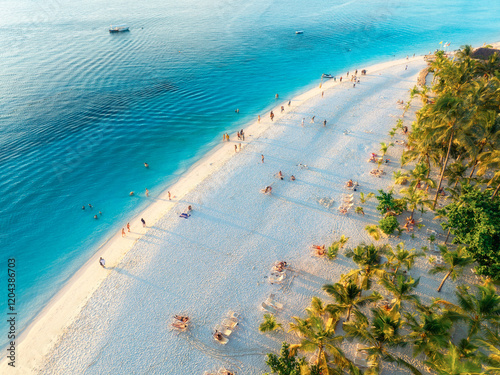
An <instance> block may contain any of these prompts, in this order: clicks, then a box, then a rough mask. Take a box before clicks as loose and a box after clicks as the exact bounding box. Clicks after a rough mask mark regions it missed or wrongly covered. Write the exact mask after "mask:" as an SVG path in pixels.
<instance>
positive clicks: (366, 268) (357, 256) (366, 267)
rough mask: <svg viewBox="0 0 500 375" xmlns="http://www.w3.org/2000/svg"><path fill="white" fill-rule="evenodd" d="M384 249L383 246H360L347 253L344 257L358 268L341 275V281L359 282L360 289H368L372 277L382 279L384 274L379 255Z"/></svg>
mask: <svg viewBox="0 0 500 375" xmlns="http://www.w3.org/2000/svg"><path fill="white" fill-rule="evenodd" d="M384 249H385V246H381V247H375V245H373V244H370V245H365V244H361V245H359V246H357V247H355V248H354V249H351V250H349V251H347V252H346V254H345V256H346V257H348V258H352V260H353V261H354V263H356V264H357V265H358V267H359V268H358V269H357V270H352V271H350V272H349V273H348V274H347V275H343V276H342V278H343V280H346V281H350V280H351V281H354V282H359V286H360V288H361V289H364V290H368V289H370V286H371V279H372V278H373V277H374V276H378V277H382V276H383V275H384V273H385V272H384V271H383V269H382V267H383V266H382V264H381V259H382V257H381V253H382V252H383V251H384Z"/></svg>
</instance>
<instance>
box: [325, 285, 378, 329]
mask: <svg viewBox="0 0 500 375" xmlns="http://www.w3.org/2000/svg"><path fill="white" fill-rule="evenodd" d="M322 289H323V290H324V291H325V292H326V293H327V294H329V295H330V296H331V297H333V299H334V300H335V304H331V305H328V306H327V310H328V311H329V312H330V313H331V314H332V315H335V316H338V315H340V314H343V313H345V314H346V321H349V319H350V317H351V310H352V309H359V308H360V307H362V306H364V305H366V304H367V303H368V302H373V301H375V300H377V299H378V298H380V297H379V296H378V295H374V294H370V295H369V296H365V297H362V296H361V292H362V291H363V289H361V288H360V287H358V286H357V285H356V284H355V283H353V282H352V281H348V282H347V283H346V284H340V283H336V284H328V285H323V288H322Z"/></svg>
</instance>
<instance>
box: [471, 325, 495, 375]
mask: <svg viewBox="0 0 500 375" xmlns="http://www.w3.org/2000/svg"><path fill="white" fill-rule="evenodd" d="M483 334H484V338H479V339H475V340H473V341H474V342H475V343H476V344H479V345H480V346H481V347H482V348H483V349H485V350H487V351H488V352H489V353H487V354H484V353H483V352H481V351H479V352H478V354H479V356H480V357H481V359H482V362H483V363H485V364H486V365H485V370H486V371H485V374H491V375H498V374H500V334H499V332H498V330H496V329H495V330H490V329H488V328H486V329H483Z"/></svg>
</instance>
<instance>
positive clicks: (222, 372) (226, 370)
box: [217, 367, 236, 375]
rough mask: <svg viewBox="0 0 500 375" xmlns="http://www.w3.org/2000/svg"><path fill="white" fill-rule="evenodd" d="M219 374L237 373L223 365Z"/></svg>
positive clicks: (231, 374)
mask: <svg viewBox="0 0 500 375" xmlns="http://www.w3.org/2000/svg"><path fill="white" fill-rule="evenodd" d="M217 375H236V373H234V372H233V371H229V370H228V369H226V368H225V367H221V368H220V369H219V372H218V373H217Z"/></svg>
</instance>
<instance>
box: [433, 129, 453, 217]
mask: <svg viewBox="0 0 500 375" xmlns="http://www.w3.org/2000/svg"><path fill="white" fill-rule="evenodd" d="M452 142H453V130H452V131H451V134H450V141H449V142H448V152H447V153H446V158H445V159H444V164H443V168H442V169H441V176H440V177H439V184H438V187H437V191H436V196H435V197H434V204H433V205H432V209H433V210H434V209H435V208H436V203H437V200H438V197H439V189H441V184H442V183H443V177H444V171H445V170H446V166H447V165H448V158H449V157H450V151H451V143H452Z"/></svg>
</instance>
